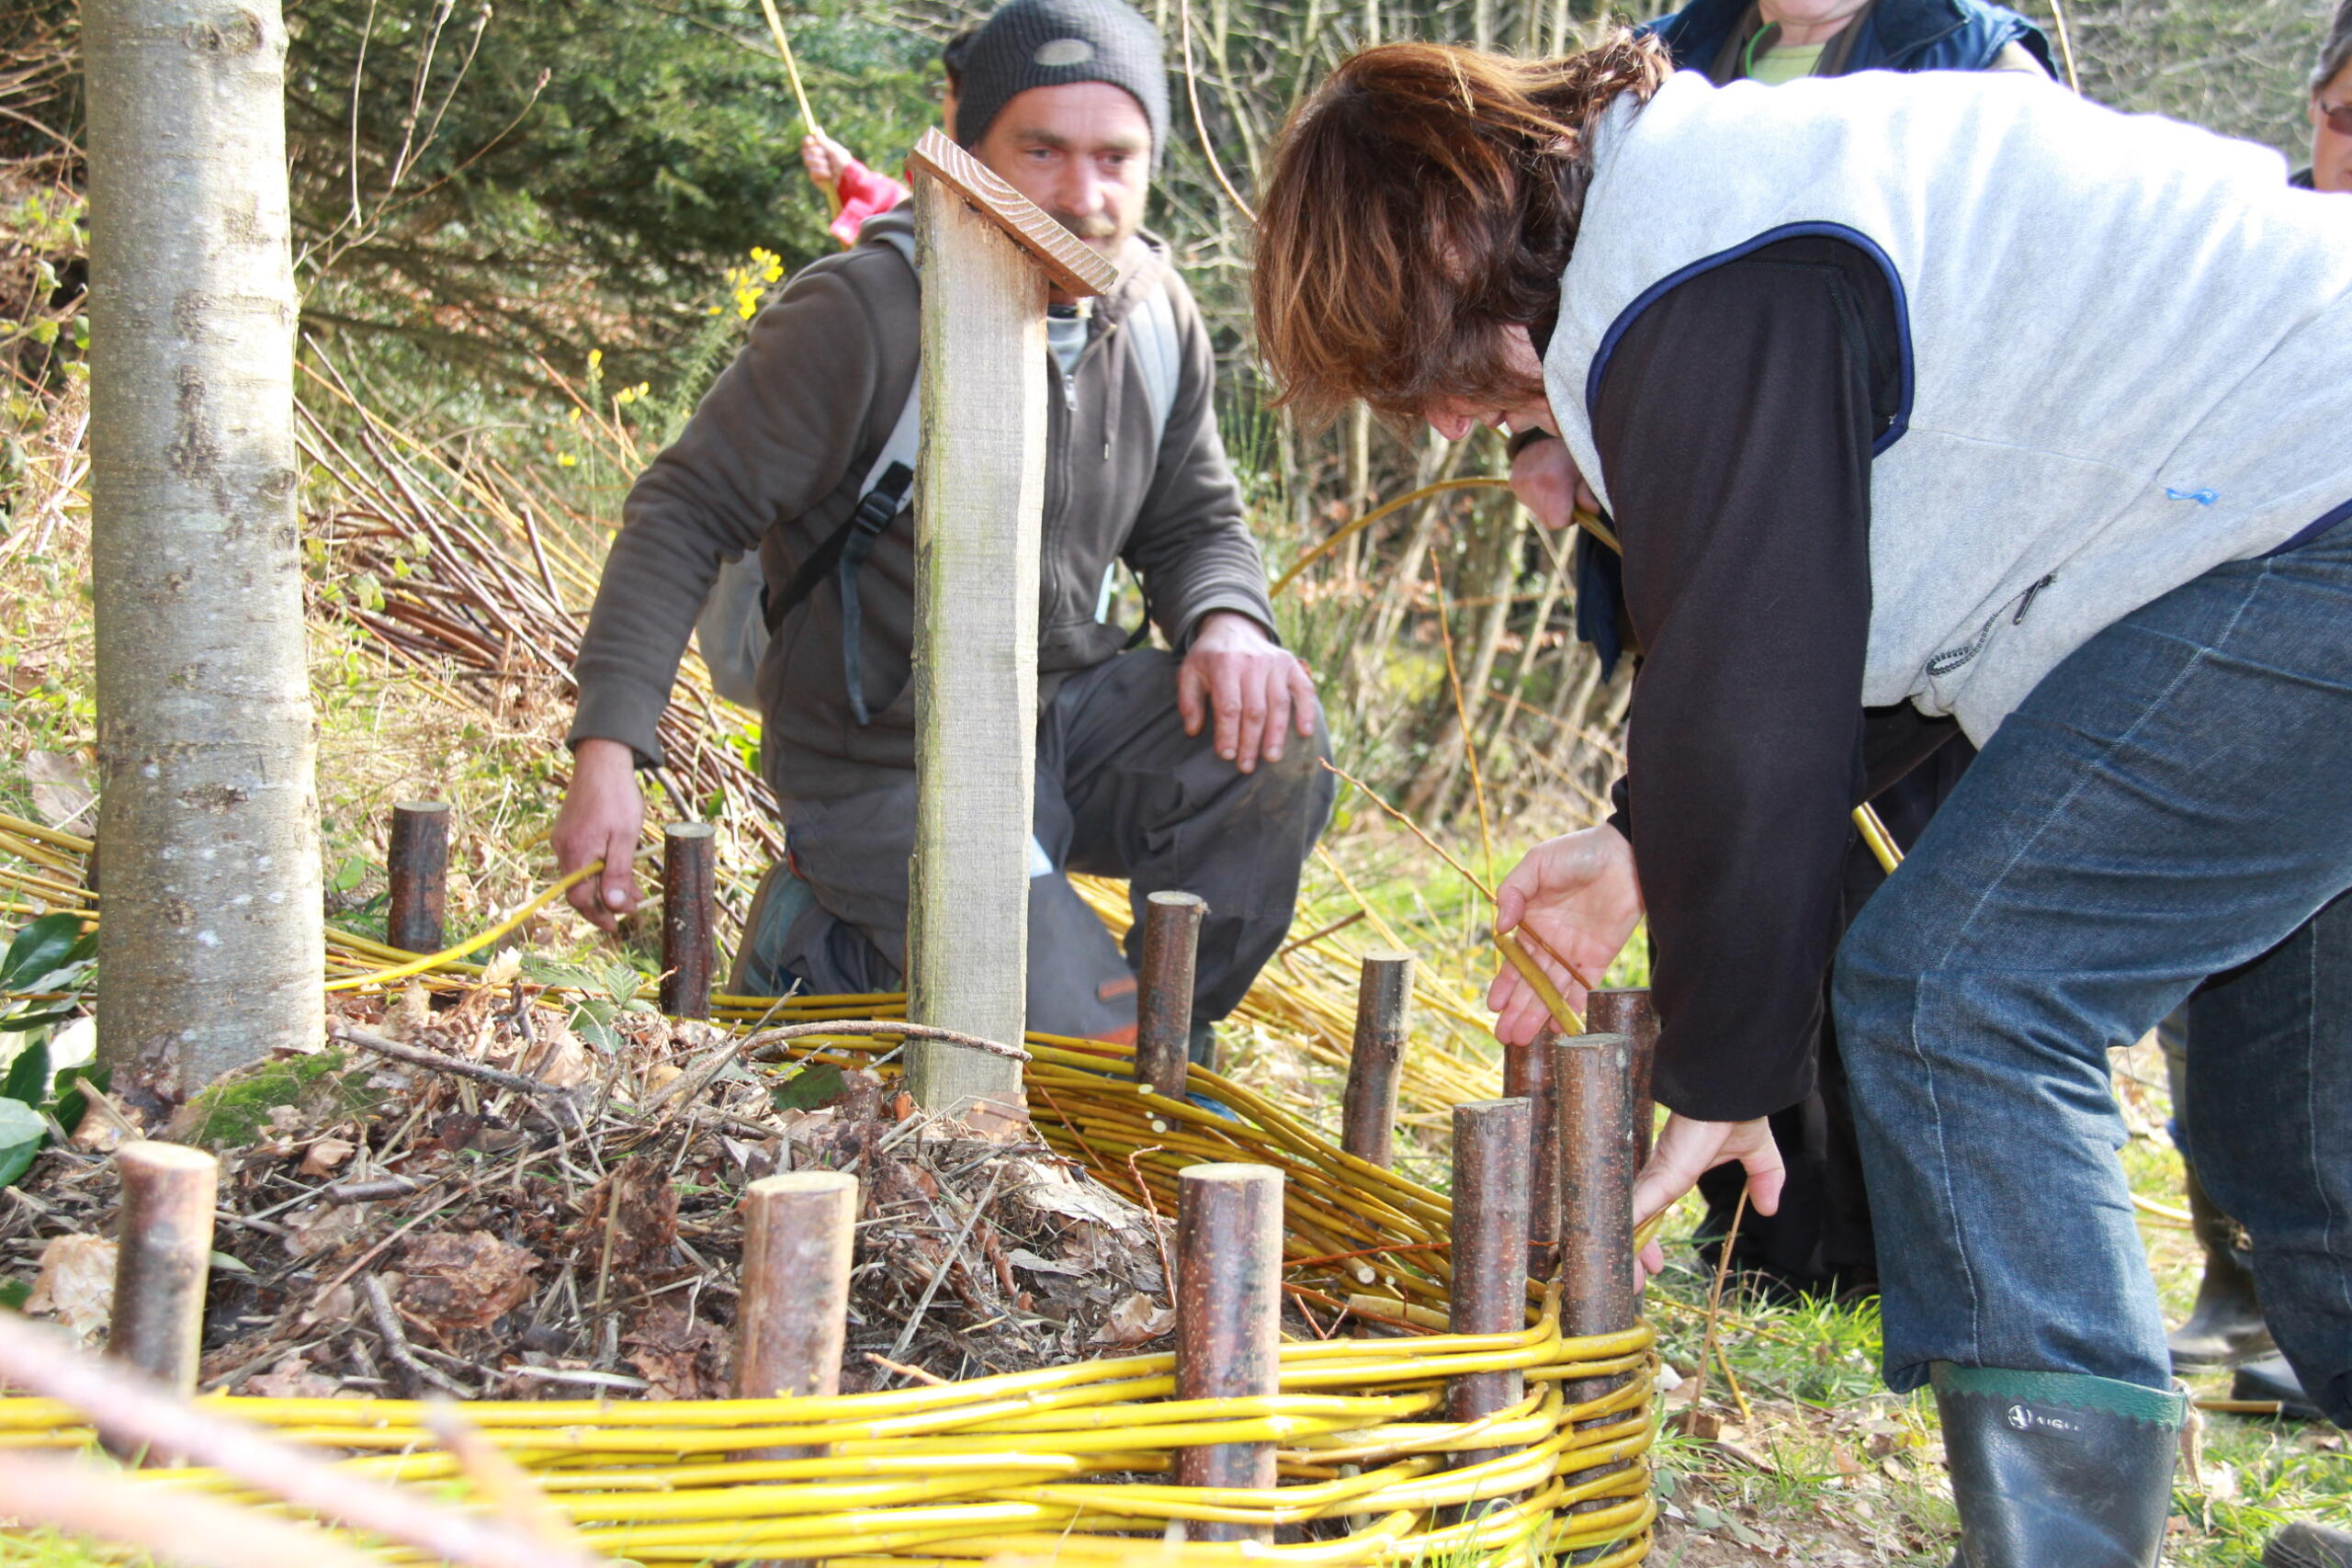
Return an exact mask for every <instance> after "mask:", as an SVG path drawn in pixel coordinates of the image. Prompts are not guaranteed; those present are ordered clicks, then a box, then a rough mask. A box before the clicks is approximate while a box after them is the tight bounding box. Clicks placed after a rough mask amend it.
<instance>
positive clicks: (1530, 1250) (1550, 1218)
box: [1503, 1028, 1560, 1280]
mask: <svg viewBox="0 0 2352 1568" xmlns="http://www.w3.org/2000/svg"><path fill="white" fill-rule="evenodd" d="M1557 1038H1558V1035H1557V1033H1556V1032H1555V1031H1553V1030H1551V1029H1548V1028H1547V1029H1544V1030H1543V1031H1541V1032H1538V1033H1537V1034H1536V1036H1535V1039H1534V1042H1533V1043H1532V1044H1527V1045H1506V1046H1504V1047H1503V1093H1505V1094H1506V1095H1509V1096H1510V1097H1511V1098H1513V1099H1516V1100H1526V1101H1527V1104H1528V1111H1529V1115H1528V1129H1529V1130H1528V1143H1527V1148H1528V1177H1527V1271H1528V1272H1529V1273H1531V1274H1532V1275H1534V1276H1535V1277H1536V1278H1537V1279H1539V1280H1549V1279H1550V1278H1551V1277H1552V1275H1553V1274H1554V1272H1555V1270H1556V1269H1558V1268H1559V1262H1560V1085H1559V1080H1558V1078H1557V1077H1556V1076H1555V1074H1554V1072H1553V1067H1552V1042H1553V1041H1554V1040H1555V1039H1557Z"/></svg>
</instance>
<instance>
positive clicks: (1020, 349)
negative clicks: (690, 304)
mask: <svg viewBox="0 0 2352 1568" xmlns="http://www.w3.org/2000/svg"><path fill="white" fill-rule="evenodd" d="M909 166H910V168H911V169H912V170H913V178H914V186H915V228H916V232H917V235H918V238H919V240H920V243H921V245H922V369H921V372H920V375H921V377H922V393H923V396H922V451H921V455H920V457H919V459H918V461H917V464H916V469H915V471H916V473H917V474H918V475H919V476H921V477H920V478H919V479H918V480H917V482H916V485H915V639H914V676H913V681H914V725H915V777H916V798H915V850H914V856H913V860H912V862H911V863H910V866H909V868H908V908H907V992H908V998H907V1016H908V1017H909V1018H910V1019H912V1020H913V1021H915V1022H917V1023H928V1024H932V1025H934V1026H936V1027H939V1028H942V1029H953V1030H956V1031H958V1032H962V1033H966V1034H977V1035H978V1036H979V1037H980V1038H982V1039H984V1040H995V1041H1001V1042H1003V1043H1007V1044H1014V1045H1017V1044H1019V1043H1021V1036H1022V1032H1023V1022H1024V1018H1023V1013H1024V1001H1025V995H1026V983H1027V972H1028V958H1029V873H1030V858H1029V840H1030V831H1031V819H1030V814H1031V807H1032V806H1033V803H1034V785H1035V778H1034V774H1035V767H1036V731H1037V581H1038V579H1037V572H1038V564H1037V563H1038V552H1039V548H1040V546H1039V533H1040V529H1041V527H1042V523H1043V516H1044V510H1045V484H1046V301H1047V299H1048V290H1049V289H1058V290H1060V291H1061V293H1062V294H1063V295H1064V296H1066V297H1076V296H1079V295H1090V294H1101V293H1104V292H1107V291H1108V290H1109V289H1110V288H1111V287H1112V286H1113V285H1114V283H1115V282H1116V281H1117V278H1118V270H1117V268H1115V267H1114V266H1113V265H1111V263H1110V262H1109V261H1108V260H1107V259H1105V258H1104V257H1103V256H1101V255H1099V254H1096V253H1095V252H1094V251H1093V250H1092V249H1091V248H1090V247H1089V246H1088V245H1087V244H1086V243H1084V242H1083V241H1081V240H1080V239H1079V238H1078V237H1077V236H1076V235H1074V234H1072V233H1070V231H1069V230H1067V229H1065V228H1063V227H1062V226H1061V225H1060V224H1059V223H1057V222H1056V221H1055V220H1053V219H1052V218H1050V217H1048V216H1046V213H1045V212H1043V211H1042V210H1040V209H1038V208H1037V206H1036V205H1035V203H1033V202H1031V201H1030V200H1028V198H1026V197H1023V196H1022V195H1021V193H1020V192H1018V191H1016V190H1014V189H1013V188H1012V186H1009V185H1007V184H1005V183H1004V181H1002V180H1001V179H999V178H998V177H997V176H996V175H993V174H991V173H990V172H989V170H988V169H987V168H985V167H983V166H982V165H981V164H979V162H978V160H976V159H974V158H973V157H972V155H971V154H970V153H968V152H965V151H964V150H963V149H962V148H960V147H958V146H956V144H955V143H954V142H953V141H949V140H948V139H947V138H946V137H944V136H942V135H939V134H937V133H936V132H933V133H930V134H927V135H925V136H924V137H923V139H922V141H921V142H920V143H918V144H917V146H916V148H915V151H914V154H913V156H912V158H911V159H910V164H909ZM907 1069H908V1078H909V1080H910V1087H911V1088H912V1089H913V1090H914V1096H915V1099H916V1100H917V1101H918V1102H919V1103H920V1104H921V1105H922V1108H923V1109H924V1110H926V1111H931V1112H933V1114H935V1115H942V1116H956V1117H959V1118H961V1119H962V1120H964V1121H965V1122H969V1123H972V1124H974V1125H975V1126H976V1127H977V1128H979V1129H980V1130H984V1131H991V1132H996V1133H1000V1134H1011V1133H1012V1132H1013V1131H1014V1130H1015V1129H1018V1128H1020V1127H1022V1126H1023V1124H1024V1120H1025V1113H1024V1111H1023V1100H1022V1092H1021V1065H1020V1063H1018V1062H1017V1061H1014V1060H1012V1059H1011V1058H1009V1057H1004V1056H998V1055H992V1054H990V1053H988V1052H984V1051H975V1050H971V1049H969V1048H967V1047H965V1046H959V1045H951V1044H947V1043H944V1042H939V1041H929V1040H918V1041H910V1042H909V1043H908V1046H907Z"/></svg>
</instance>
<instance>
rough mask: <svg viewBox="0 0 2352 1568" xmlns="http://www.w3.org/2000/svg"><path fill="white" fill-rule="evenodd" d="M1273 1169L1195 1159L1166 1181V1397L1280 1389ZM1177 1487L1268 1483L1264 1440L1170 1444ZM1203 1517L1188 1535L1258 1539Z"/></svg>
mask: <svg viewBox="0 0 2352 1568" xmlns="http://www.w3.org/2000/svg"><path fill="white" fill-rule="evenodd" d="M1282 1265H1283V1174H1282V1172H1281V1171H1279V1170H1276V1169H1275V1168H1272V1166H1263V1165H1195V1166H1189V1167H1187V1168H1185V1169H1183V1170H1182V1171H1181V1172H1179V1173H1178V1175H1177V1179H1176V1397H1177V1398H1179V1399H1250V1398H1258V1397H1262V1396H1264V1395H1267V1394H1272V1393H1278V1392H1280V1390H1281V1386H1282V1381H1281V1364H1280V1346H1281V1342H1282V1301H1283V1293H1282V1280H1283V1276H1282ZM1176 1483H1177V1484H1178V1485H1180V1486H1226V1487H1235V1486H1240V1487H1271V1486H1272V1485H1273V1484H1274V1445H1273V1444H1272V1443H1216V1444H1210V1445H1206V1446H1204V1447H1199V1448H1187V1449H1178V1450H1176ZM1269 1538H1270V1536H1269V1532H1268V1531H1265V1530H1261V1529H1253V1528H1252V1527H1250V1526H1248V1525H1238V1524H1226V1523H1216V1522H1209V1523H1204V1524H1200V1525H1196V1526H1194V1527H1193V1540H1261V1541H1262V1540H1268V1539H1269Z"/></svg>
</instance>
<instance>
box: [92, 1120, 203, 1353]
mask: <svg viewBox="0 0 2352 1568" xmlns="http://www.w3.org/2000/svg"><path fill="white" fill-rule="evenodd" d="M115 1164H116V1167H117V1168H118V1169H119V1171H120V1172H121V1175H122V1230H121V1234H120V1235H119V1237H117V1239H116V1243H115V1245H116V1249H117V1250H116V1252H115V1262H114V1316H113V1319H112V1321H111V1324H110V1325H109V1326H108V1328H107V1355H109V1356H112V1357H113V1358H114V1359H116V1360H119V1361H126V1362H128V1363H130V1365H131V1366H134V1367H137V1368H138V1369H139V1370H140V1371H142V1372H145V1373H146V1374H147V1375H148V1376H150V1377H152V1378H153V1379H155V1380H156V1381H157V1382H161V1383H163V1384H164V1385H165V1386H166V1387H168V1388H170V1389H172V1390H173V1391H174V1392H175V1393H195V1392H196V1364H197V1360H198V1356H199V1354H200V1346H201V1342H202V1338H203V1333H204V1283H205V1279H206V1277H207V1275H208V1274H209V1272H210V1270H211V1266H212V1210H213V1207H214V1202H215V1194H216V1192H217V1191H218V1189H219V1187H220V1162H219V1161H217V1160H215V1159H214V1158H213V1157H212V1156H210V1155H209V1154H206V1153H205V1152H204V1151H203V1150H201V1149H191V1148H187V1147H184V1146H182V1145H178V1144H163V1143H153V1142H149V1141H145V1140H141V1141H140V1142H137V1143H129V1144H125V1145H122V1147H121V1148H120V1149H119V1150H118V1151H117V1152H116V1154H115Z"/></svg>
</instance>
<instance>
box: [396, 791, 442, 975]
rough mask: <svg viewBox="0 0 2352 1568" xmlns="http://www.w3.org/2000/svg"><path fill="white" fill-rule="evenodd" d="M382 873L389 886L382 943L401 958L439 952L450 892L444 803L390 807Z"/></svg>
mask: <svg viewBox="0 0 2352 1568" xmlns="http://www.w3.org/2000/svg"><path fill="white" fill-rule="evenodd" d="M384 869H385V871H386V872H387V873H389V874H390V878H391V885H392V896H391V899H390V903H389V904H388V905H387V906H386V908H385V912H384V940H385V941H386V942H390V943H391V944H392V945H393V946H394V947H397V948H399V949H400V950H401V952H402V953H438V952H440V951H441V950H442V949H443V948H444V947H446V946H447V945H448V943H447V941H446V940H445V939H444V937H443V935H442V916H443V913H444V910H445V908H446V906H447V900H448V892H449V804H448V802H447V801H443V800H404V801H401V802H400V803H398V804H397V805H395V806H394V807H392V841H391V848H390V852H387V853H386V855H385V857H384Z"/></svg>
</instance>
